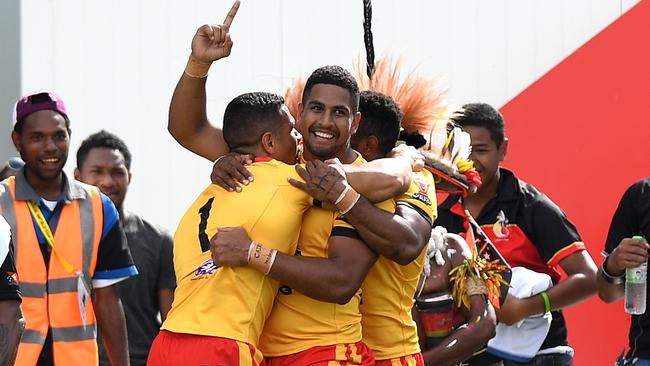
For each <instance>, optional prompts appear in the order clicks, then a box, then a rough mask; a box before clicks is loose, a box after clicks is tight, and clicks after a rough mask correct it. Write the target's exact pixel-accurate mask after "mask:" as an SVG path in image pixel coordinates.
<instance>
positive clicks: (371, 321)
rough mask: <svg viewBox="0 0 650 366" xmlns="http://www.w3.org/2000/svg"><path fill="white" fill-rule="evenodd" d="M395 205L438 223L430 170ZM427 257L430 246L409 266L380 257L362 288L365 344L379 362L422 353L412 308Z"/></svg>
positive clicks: (419, 175)
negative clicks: (413, 210)
mask: <svg viewBox="0 0 650 366" xmlns="http://www.w3.org/2000/svg"><path fill="white" fill-rule="evenodd" d="M395 201H396V203H397V205H400V204H408V205H410V206H412V207H414V208H415V209H416V210H418V211H419V212H420V214H422V215H423V216H424V217H426V218H428V219H429V220H430V221H431V222H433V221H435V219H436V215H437V210H436V192H435V187H434V182H433V176H432V175H431V173H430V172H429V171H427V170H422V171H421V172H417V173H414V174H413V180H412V182H411V186H410V187H409V189H408V190H407V191H406V192H405V193H404V194H402V195H400V196H398V197H395ZM425 255H426V246H425V248H424V249H423V250H422V252H421V253H420V255H419V256H418V257H417V258H416V259H415V260H414V261H413V262H411V263H409V264H407V265H405V266H402V265H399V264H398V263H395V262H393V261H391V260H390V259H387V258H385V257H383V256H380V257H379V259H378V260H377V263H375V265H374V266H372V268H371V269H370V272H369V273H368V276H367V277H366V280H365V281H364V283H363V285H362V286H361V289H362V293H363V301H362V303H361V306H360V309H361V314H362V321H361V324H362V329H363V341H364V342H365V343H366V344H367V345H368V347H370V349H372V350H373V351H374V353H375V358H376V359H377V360H386V359H391V358H398V357H402V356H407V355H411V354H414V353H418V352H420V345H419V344H418V335H417V328H416V325H415V322H414V321H413V318H412V317H411V308H412V307H413V297H414V296H415V291H416V288H417V285H418V281H419V279H420V274H421V273H422V268H423V265H424V258H425Z"/></svg>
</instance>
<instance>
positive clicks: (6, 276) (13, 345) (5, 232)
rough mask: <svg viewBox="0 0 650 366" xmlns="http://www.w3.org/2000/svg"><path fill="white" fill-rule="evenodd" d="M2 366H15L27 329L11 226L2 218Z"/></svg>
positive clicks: (0, 307) (0, 234) (0, 252)
mask: <svg viewBox="0 0 650 366" xmlns="http://www.w3.org/2000/svg"><path fill="white" fill-rule="evenodd" d="M0 263H1V265H0V365H13V364H14V361H15V359H16V352H17V351H18V344H19V343H20V336H21V335H22V334H23V329H24V328H25V320H24V319H23V314H22V312H21V311H20V291H19V290H18V284H17V283H16V278H15V276H16V265H15V262H14V255H13V244H12V243H11V230H10V228H9V224H7V222H6V221H5V219H4V218H3V217H2V216H0Z"/></svg>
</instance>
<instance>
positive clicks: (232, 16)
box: [223, 0, 239, 28]
mask: <svg viewBox="0 0 650 366" xmlns="http://www.w3.org/2000/svg"><path fill="white" fill-rule="evenodd" d="M237 10H239V0H237V1H235V3H234V4H232V8H230V11H229V12H228V14H227V15H226V19H225V20H224V21H223V25H224V26H226V28H230V24H232V20H233V19H235V15H237Z"/></svg>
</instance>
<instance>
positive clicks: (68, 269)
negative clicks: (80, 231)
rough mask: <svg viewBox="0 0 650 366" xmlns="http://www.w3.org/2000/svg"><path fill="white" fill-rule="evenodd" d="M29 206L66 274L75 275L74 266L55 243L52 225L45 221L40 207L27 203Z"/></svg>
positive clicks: (30, 202)
mask: <svg viewBox="0 0 650 366" xmlns="http://www.w3.org/2000/svg"><path fill="white" fill-rule="evenodd" d="M27 206H28V207H29V211H30V212H31V213H32V217H34V220H35V221H36V224H37V225H38V227H39V229H41V233H42V234H43V236H44V237H45V241H47V244H49V246H50V248H52V252H53V253H54V255H55V256H56V257H57V258H58V259H59V262H60V263H61V265H62V266H63V268H64V269H65V271H66V272H68V274H73V273H75V272H77V271H75V268H74V266H73V265H72V264H71V263H70V262H68V260H66V259H65V258H64V257H63V256H62V255H61V254H60V253H59V252H58V250H57V249H56V244H55V242H54V235H52V230H50V225H49V224H48V223H47V221H46V220H45V217H43V213H42V212H41V209H40V208H39V207H38V205H37V204H36V203H34V202H32V201H27Z"/></svg>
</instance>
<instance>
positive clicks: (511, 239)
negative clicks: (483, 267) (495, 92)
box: [436, 103, 596, 366]
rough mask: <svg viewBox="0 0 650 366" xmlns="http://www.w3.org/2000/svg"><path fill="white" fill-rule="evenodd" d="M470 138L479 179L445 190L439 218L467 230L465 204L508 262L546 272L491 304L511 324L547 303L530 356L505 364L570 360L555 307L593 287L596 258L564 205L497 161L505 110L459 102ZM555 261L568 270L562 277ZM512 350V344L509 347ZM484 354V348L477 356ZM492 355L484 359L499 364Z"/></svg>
mask: <svg viewBox="0 0 650 366" xmlns="http://www.w3.org/2000/svg"><path fill="white" fill-rule="evenodd" d="M454 120H455V122H456V123H458V124H459V125H460V126H461V127H463V129H464V130H465V131H467V132H468V133H469V134H470V136H471V139H472V154H471V155H470V159H471V160H472V161H473V162H474V165H475V167H476V170H477V171H478V172H479V174H480V175H481V180H482V181H483V184H482V185H481V187H480V188H479V189H478V190H477V191H476V193H474V194H470V195H469V196H468V197H466V198H465V199H461V197H460V196H450V197H448V198H447V199H446V200H445V201H444V202H442V204H440V206H439V207H438V220H437V221H436V225H441V226H444V227H445V228H447V230H448V231H450V232H453V233H463V232H466V230H467V226H466V225H467V219H466V217H465V214H464V209H465V208H466V209H468V210H469V212H470V214H471V215H472V216H473V217H474V218H475V219H476V221H477V222H478V224H479V225H481V226H482V228H483V230H484V231H485V232H486V234H487V235H488V236H489V237H490V239H491V240H492V242H493V243H494V244H495V246H496V247H497V249H498V250H499V251H500V252H501V254H502V255H503V257H504V258H505V259H506V260H507V261H508V263H509V264H510V266H512V267H517V266H521V267H525V268H527V269H529V270H532V271H535V272H540V273H545V274H547V275H549V276H550V277H551V279H552V280H553V284H554V286H553V287H552V288H550V289H549V290H548V291H546V292H543V294H540V295H533V296H531V297H527V298H521V299H518V298H515V297H512V296H508V297H507V299H506V301H505V302H504V304H503V306H502V307H501V309H500V310H499V311H498V312H497V318H498V320H499V321H500V322H502V323H505V324H508V325H511V324H515V323H517V322H519V321H520V320H522V319H525V318H528V317H530V316H533V315H538V314H543V313H545V312H549V311H551V313H552V321H551V328H550V330H549V332H548V335H547V336H546V339H545V340H544V342H543V344H542V346H541V348H540V350H539V351H538V353H537V356H535V357H534V358H533V359H532V360H530V361H528V362H526V363H516V362H514V361H511V360H508V359H505V357H503V355H502V356H501V357H503V358H504V360H503V361H502V362H503V364H505V365H536V366H542V365H562V366H564V365H572V364H573V349H572V348H571V347H570V346H569V345H568V342H567V330H566V324H565V321H564V318H563V316H562V313H561V312H560V309H562V308H564V307H566V306H569V305H573V304H576V303H578V302H580V301H583V300H585V299H587V298H588V297H589V296H591V295H593V294H594V293H595V292H596V285H595V283H596V280H595V277H596V265H595V264H594V262H593V260H592V259H591V257H590V256H589V254H588V253H587V251H586V250H585V249H586V248H585V245H584V243H583V242H582V241H581V239H580V236H579V234H578V232H577V230H576V228H575V226H574V225H573V224H572V223H571V222H570V221H569V220H568V219H567V217H566V215H565V214H564V212H562V210H561V209H560V208H559V207H558V206H557V205H555V204H554V203H553V202H552V201H551V200H550V199H549V198H548V197H547V196H546V195H544V194H543V193H541V192H539V191H538V190H537V189H536V188H535V187H533V186H532V185H530V184H528V183H526V182H524V181H522V180H520V179H518V178H517V177H516V176H515V175H514V173H512V172H511V171H509V170H507V169H504V168H501V167H500V163H501V161H503V160H504V159H505V156H506V153H507V150H508V139H507V138H506V137H505V129H504V122H503V117H502V116H501V114H500V113H499V112H498V111H496V110H495V109H494V108H492V107H491V106H489V105H487V104H483V103H472V104H466V105H464V106H463V113H462V114H460V115H458V116H457V117H455V118H454ZM558 267H560V268H561V269H562V270H564V272H566V273H567V278H566V279H564V280H563V281H560V271H559V268H558ZM513 351H516V350H513ZM482 357H488V356H482ZM500 362H501V361H500V360H499V358H498V357H492V360H491V361H489V362H482V363H472V364H486V363H487V364H491V363H495V364H500Z"/></svg>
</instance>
